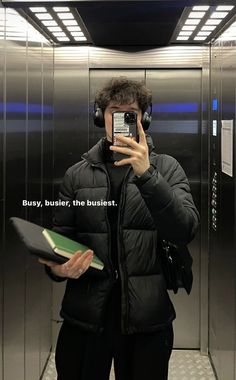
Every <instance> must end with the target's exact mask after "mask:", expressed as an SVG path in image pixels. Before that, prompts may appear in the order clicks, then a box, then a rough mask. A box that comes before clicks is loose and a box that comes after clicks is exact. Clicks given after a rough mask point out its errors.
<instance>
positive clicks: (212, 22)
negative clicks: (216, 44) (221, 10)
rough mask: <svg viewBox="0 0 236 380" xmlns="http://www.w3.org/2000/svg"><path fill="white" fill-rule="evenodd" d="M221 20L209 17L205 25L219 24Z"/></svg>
mask: <svg viewBox="0 0 236 380" xmlns="http://www.w3.org/2000/svg"><path fill="white" fill-rule="evenodd" d="M221 21H222V20H219V19H213V18H211V19H209V20H207V21H206V25H219V24H220V23H221Z"/></svg>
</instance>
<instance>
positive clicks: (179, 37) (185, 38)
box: [176, 36, 189, 41]
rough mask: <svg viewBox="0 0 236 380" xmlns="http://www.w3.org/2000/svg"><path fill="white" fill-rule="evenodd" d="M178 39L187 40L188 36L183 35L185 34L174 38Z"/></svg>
mask: <svg viewBox="0 0 236 380" xmlns="http://www.w3.org/2000/svg"><path fill="white" fill-rule="evenodd" d="M176 39H177V40H178V41H187V40H188V39H189V37H187V36H186V37H185V36H178V37H177V38H176Z"/></svg>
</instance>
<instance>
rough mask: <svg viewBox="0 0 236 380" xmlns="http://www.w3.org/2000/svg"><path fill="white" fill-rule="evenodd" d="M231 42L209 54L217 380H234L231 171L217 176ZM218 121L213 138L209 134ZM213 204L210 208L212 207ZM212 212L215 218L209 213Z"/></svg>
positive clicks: (230, 109) (234, 44)
mask: <svg viewBox="0 0 236 380" xmlns="http://www.w3.org/2000/svg"><path fill="white" fill-rule="evenodd" d="M235 59H236V41H235V40H228V41H227V39H224V40H221V39H218V40H217V41H216V42H215V43H214V45H213V47H212V54H211V100H212V107H211V182H210V185H211V202H212V204H211V214H212V215H213V216H214V217H215V219H214V223H215V224H214V223H213V217H212V218H211V225H210V226H211V229H210V283H209V300H210V302H209V323H210V335H209V338H210V340H209V349H210V354H211V358H212V361H213V363H214V366H215V368H216V371H217V375H218V378H219V380H225V379H229V380H234V379H235V323H236V297H235V296H236V294H235V293H236V292H235V290H236V275H235V267H236V257H235V235H234V233H235V168H234V170H233V173H234V175H233V177H230V176H228V175H226V174H224V173H223V172H222V171H221V125H222V123H221V120H233V123H234V138H235V75H236V64H235ZM213 120H216V121H217V125H218V128H217V135H215V134H213V128H212V125H213ZM213 202H214V203H213ZM213 211H214V214H213Z"/></svg>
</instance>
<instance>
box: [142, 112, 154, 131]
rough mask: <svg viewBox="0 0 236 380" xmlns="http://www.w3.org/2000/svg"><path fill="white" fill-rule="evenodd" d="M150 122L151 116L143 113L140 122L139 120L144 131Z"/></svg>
mask: <svg viewBox="0 0 236 380" xmlns="http://www.w3.org/2000/svg"><path fill="white" fill-rule="evenodd" d="M151 121H152V116H151V115H150V114H149V113H148V112H144V114H143V116H142V120H141V124H142V127H143V129H144V131H146V130H147V129H148V128H149V125H150V124H151Z"/></svg>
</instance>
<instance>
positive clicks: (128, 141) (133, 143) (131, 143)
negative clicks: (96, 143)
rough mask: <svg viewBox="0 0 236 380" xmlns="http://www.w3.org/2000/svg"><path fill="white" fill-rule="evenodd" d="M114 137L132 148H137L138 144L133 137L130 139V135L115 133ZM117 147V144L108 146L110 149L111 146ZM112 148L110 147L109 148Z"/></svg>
mask: <svg viewBox="0 0 236 380" xmlns="http://www.w3.org/2000/svg"><path fill="white" fill-rule="evenodd" d="M116 139H117V140H118V141H121V142H123V143H124V144H126V145H129V146H131V147H132V148H137V147H138V146H139V144H138V143H137V141H135V140H134V139H132V138H131V137H126V136H123V135H121V134H117V135H116ZM114 146H115V147H117V145H111V146H110V149H111V148H112V147H114ZM111 150H112V149H111Z"/></svg>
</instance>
